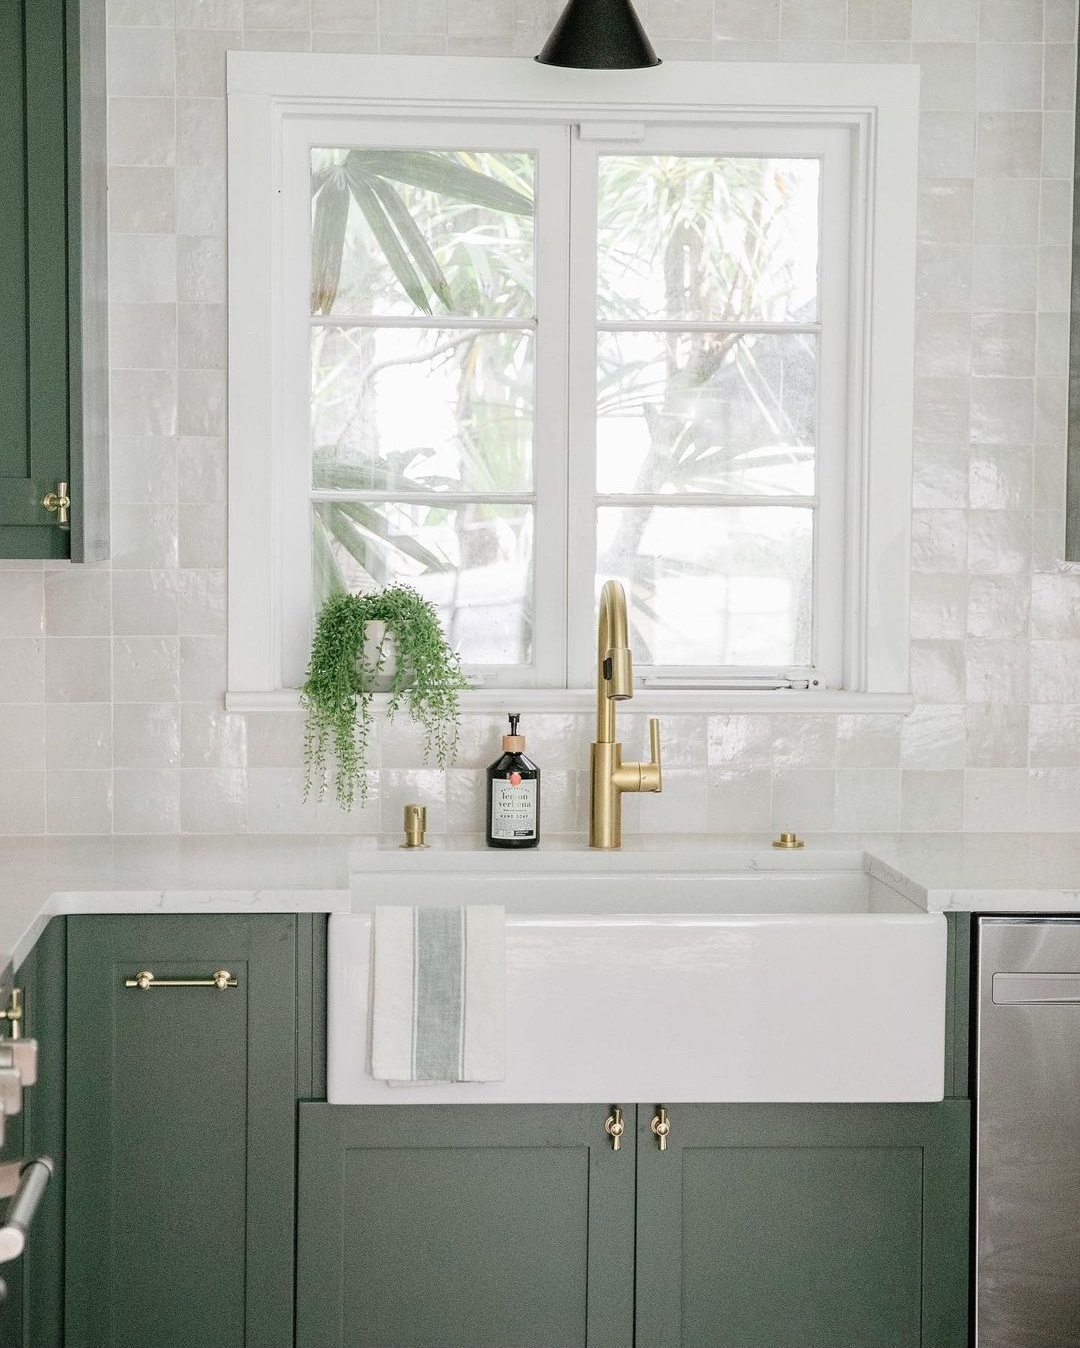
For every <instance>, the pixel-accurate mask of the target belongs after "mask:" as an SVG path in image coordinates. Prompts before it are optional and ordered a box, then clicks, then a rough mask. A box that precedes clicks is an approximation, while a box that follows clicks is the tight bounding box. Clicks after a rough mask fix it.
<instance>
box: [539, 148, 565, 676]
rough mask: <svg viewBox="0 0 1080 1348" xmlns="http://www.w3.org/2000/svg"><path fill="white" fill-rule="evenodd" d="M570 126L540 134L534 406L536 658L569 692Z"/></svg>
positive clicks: (542, 672) (543, 672) (545, 672)
mask: <svg viewBox="0 0 1080 1348" xmlns="http://www.w3.org/2000/svg"><path fill="white" fill-rule="evenodd" d="M569 135H570V133H569V128H568V127H550V128H545V129H544V131H543V132H542V133H541V140H540V148H539V153H538V155H537V168H536V175H537V177H536V226H535V228H536V317H537V329H538V336H537V346H536V365H535V370H536V409H535V416H534V422H533V481H534V485H535V491H536V524H535V528H536V533H535V549H534V554H533V557H534V562H533V597H534V628H533V651H534V655H533V659H534V664H535V668H536V679H537V683H538V684H539V685H540V686H541V687H565V684H566V629H565V622H564V613H565V603H566V585H567V580H566V577H567V521H566V513H565V511H564V509H563V502H564V501H565V500H566V494H567V485H566V483H567V473H568V462H567V460H568V446H569V443H570V437H569V434H568V431H567V403H568V398H567V388H566V384H567V368H568V361H567V350H566V331H567V303H568V296H569V291H570V277H569V261H568V258H567V255H566V235H567V228H568V225H567V221H568V216H569V202H568V199H567V197H568V194H567V190H566V182H567V176H568V174H569Z"/></svg>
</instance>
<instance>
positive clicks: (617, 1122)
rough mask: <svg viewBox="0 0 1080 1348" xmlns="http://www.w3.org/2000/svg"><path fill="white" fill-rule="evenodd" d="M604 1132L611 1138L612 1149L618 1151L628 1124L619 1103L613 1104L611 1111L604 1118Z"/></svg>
mask: <svg viewBox="0 0 1080 1348" xmlns="http://www.w3.org/2000/svg"><path fill="white" fill-rule="evenodd" d="M604 1132H605V1133H607V1135H608V1137H610V1138H611V1150H612V1151H618V1150H619V1148H620V1147H621V1146H622V1135H623V1133H624V1132H626V1124H625V1123H623V1117H622V1110H621V1109H620V1108H619V1107H618V1106H617V1105H613V1106H612V1109H611V1113H610V1114H609V1115H608V1116H607V1118H606V1119H605V1120H604Z"/></svg>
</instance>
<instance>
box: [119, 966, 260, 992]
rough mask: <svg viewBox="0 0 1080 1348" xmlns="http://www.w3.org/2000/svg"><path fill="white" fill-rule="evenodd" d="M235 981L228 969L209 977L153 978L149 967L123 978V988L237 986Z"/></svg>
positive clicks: (146, 989)
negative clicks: (132, 975) (133, 975)
mask: <svg viewBox="0 0 1080 1348" xmlns="http://www.w3.org/2000/svg"><path fill="white" fill-rule="evenodd" d="M237 986H238V985H237V981H236V979H235V978H234V977H233V975H232V974H231V973H229V971H228V969H217V970H215V972H214V973H213V974H211V975H210V977H209V978H155V977H154V975H153V974H152V973H151V972H150V970H149V969H143V970H142V971H141V972H140V973H137V974H136V975H135V977H134V978H125V979H124V987H125V988H140V989H141V990H142V991H143V992H148V991H149V990H150V989H151V988H220V989H221V990H222V991H224V990H225V989H226V988H235V987H237Z"/></svg>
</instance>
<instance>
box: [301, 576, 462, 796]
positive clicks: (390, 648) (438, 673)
mask: <svg viewBox="0 0 1080 1348" xmlns="http://www.w3.org/2000/svg"><path fill="white" fill-rule="evenodd" d="M369 623H383V624H384V629H385V630H384V633H383V635H382V638H381V639H380V640H379V642H378V643H377V644H376V645H373V646H369V648H368V649H367V650H365V645H366V644H367V643H366V638H367V630H368V624H369ZM384 673H388V675H389V679H390V684H389V688H388V690H387V705H386V715H387V719H388V720H393V718H394V716H395V715H396V714H397V712H398V711H399V710H400V709H401V708H402V706H404V707H405V708H406V709H407V711H408V713H409V715H410V717H411V718H412V719H413V720H414V721H415V722H417V724H418V725H421V726H422V727H423V729H424V762H425V763H427V762H429V761H430V760H431V759H432V758H434V760H435V762H436V763H438V765H439V767H441V768H445V767H446V766H447V765H448V764H449V763H452V762H453V760H454V756H455V754H456V753H457V743H458V732H459V729H460V715H459V711H458V694H459V693H460V692H461V691H462V689H464V688H467V687H468V682H467V680H466V679H465V676H464V675H463V674H462V672H461V668H460V665H459V662H458V657H457V654H456V653H455V652H454V651H453V650H452V649H451V647H450V645H449V643H448V642H447V640H446V636H445V635H444V633H443V630H442V626H441V625H440V623H439V618H438V614H437V613H436V612H435V608H434V606H433V605H432V604H431V603H429V602H428V600H426V599H424V598H423V597H422V596H421V595H419V594H418V593H417V592H416V591H415V590H414V589H413V588H412V587H411V586H409V585H391V586H388V587H387V588H386V589H384V590H378V591H376V592H375V593H373V594H332V595H330V597H329V598H328V599H327V600H326V601H325V603H324V604H323V606H322V608H321V609H320V610H319V615H318V618H317V619H316V622H315V634H314V636H313V638H312V642H311V663H310V665H309V666H308V671H307V678H306V679H305V681H304V684H303V687H302V688H301V690H300V702H301V705H302V706H303V708H304V710H305V712H306V714H307V722H306V725H305V729H304V767H305V774H306V778H305V785H304V797H305V799H306V798H307V796H308V795H309V794H310V793H311V791H312V790H313V789H316V788H317V791H318V799H319V800H321V799H322V798H323V796H324V795H325V793H326V788H327V785H328V774H327V771H326V765H327V758H328V756H329V754H330V751H331V749H332V751H333V757H334V763H335V774H334V794H335V796H336V798H337V801H338V804H339V805H340V806H341V808H342V809H343V810H347V809H349V808H350V807H351V806H352V804H353V803H354V801H356V802H358V803H359V804H361V805H362V804H363V803H364V802H365V801H366V799H367V790H368V780H367V770H368V746H369V743H370V738H371V726H372V712H373V699H374V696H375V690H376V682H377V680H378V679H379V677H380V676H381V675H383V674H384Z"/></svg>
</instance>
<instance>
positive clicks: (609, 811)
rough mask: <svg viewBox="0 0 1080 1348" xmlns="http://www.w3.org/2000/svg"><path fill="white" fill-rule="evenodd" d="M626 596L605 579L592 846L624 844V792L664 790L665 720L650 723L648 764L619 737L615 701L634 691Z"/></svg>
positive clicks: (598, 655)
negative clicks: (628, 755) (625, 749)
mask: <svg viewBox="0 0 1080 1348" xmlns="http://www.w3.org/2000/svg"><path fill="white" fill-rule="evenodd" d="M628 631H629V623H628V621H627V613H626V594H625V592H624V590H623V587H622V586H621V585H620V584H619V582H618V581H617V580H608V581H605V582H604V586H603V589H602V590H601V591H600V618H599V622H598V624H597V638H596V739H595V741H594V742H593V746H592V754H591V769H592V789H591V792H590V798H591V807H590V811H589V846H590V847H603V848H615V847H619V846H621V844H622V793H623V792H624V791H660V790H661V789H662V785H663V783H662V779H661V770H660V723H659V721H657V720H655V719H653V720H651V721H650V722H649V739H650V743H651V757H650V761H649V762H648V763H624V762H623V761H622V745H621V744H619V743H618V742H617V740H616V739H615V704H616V702H625V701H627V700H628V699H630V698H631V697H633V695H634V672H633V662H632V660H631V657H630V638H629V635H628Z"/></svg>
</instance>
